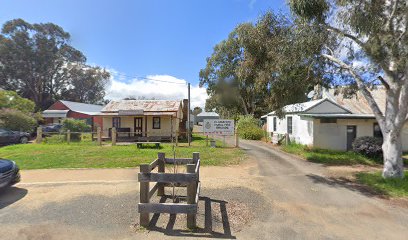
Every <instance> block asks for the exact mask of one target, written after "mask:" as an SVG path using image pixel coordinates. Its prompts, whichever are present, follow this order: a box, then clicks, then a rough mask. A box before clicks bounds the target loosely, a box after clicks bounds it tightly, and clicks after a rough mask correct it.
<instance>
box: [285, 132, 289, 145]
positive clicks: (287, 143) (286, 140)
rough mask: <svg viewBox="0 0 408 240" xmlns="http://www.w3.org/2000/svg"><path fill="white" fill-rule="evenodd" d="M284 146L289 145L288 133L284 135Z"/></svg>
mask: <svg viewBox="0 0 408 240" xmlns="http://www.w3.org/2000/svg"><path fill="white" fill-rule="evenodd" d="M285 144H286V145H289V133H285Z"/></svg>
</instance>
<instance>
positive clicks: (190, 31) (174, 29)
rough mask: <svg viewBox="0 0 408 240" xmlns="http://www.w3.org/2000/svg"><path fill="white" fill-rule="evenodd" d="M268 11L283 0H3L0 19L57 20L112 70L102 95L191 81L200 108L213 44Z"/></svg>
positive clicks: (162, 90)
mask: <svg viewBox="0 0 408 240" xmlns="http://www.w3.org/2000/svg"><path fill="white" fill-rule="evenodd" d="M268 10H272V11H284V12H288V8H287V6H286V1H285V0H200V1H199V0H183V1H182V0H173V1H169V0H143V1H142V0H111V1H105V0H58V1H56V0H35V1H27V0H0V24H1V25H3V24H4V23H5V22H6V21H8V20H11V19H15V18H22V19H24V20H25V21H27V22H29V23H45V22H52V23H55V24H57V25H60V26H61V27H62V28H63V29H64V30H65V31H67V32H69V33H70V34H71V44H72V45H73V46H74V47H75V48H77V49H79V50H80V51H82V52H83V53H84V54H85V56H86V57H87V62H88V63H89V64H91V65H98V66H101V67H104V68H106V69H108V70H109V71H110V72H111V73H112V79H111V82H110V84H109V86H108V87H107V96H106V98H107V99H121V98H125V97H130V96H133V97H141V96H143V97H146V98H152V97H154V98H156V99H181V98H185V97H186V96H187V86H186V82H189V83H191V86H192V89H191V97H192V101H191V105H192V106H200V107H203V106H204V104H205V99H206V98H207V94H206V91H205V89H203V88H199V87H198V82H199V78H198V73H199V71H200V69H202V68H204V67H205V64H206V58H207V57H209V56H210V55H211V53H212V49H213V47H214V46H215V45H216V44H217V43H218V42H220V41H222V40H223V39H225V38H227V36H228V34H229V33H230V32H231V31H232V30H233V29H234V27H235V26H236V25H237V24H239V23H243V22H254V21H256V20H257V18H258V17H259V16H260V15H262V14H263V13H265V12H266V11H268ZM143 78H152V79H158V80H161V82H159V81H149V80H146V79H143ZM163 81H165V82H163ZM168 82H175V84H174V83H168Z"/></svg>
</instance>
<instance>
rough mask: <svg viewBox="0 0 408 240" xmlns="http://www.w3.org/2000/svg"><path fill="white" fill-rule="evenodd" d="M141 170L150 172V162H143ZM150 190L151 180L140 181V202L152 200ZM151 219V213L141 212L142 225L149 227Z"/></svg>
mask: <svg viewBox="0 0 408 240" xmlns="http://www.w3.org/2000/svg"><path fill="white" fill-rule="evenodd" d="M140 172H141V173H149V172H150V166H149V164H141V165H140ZM149 191H150V186H149V182H140V203H149V200H150V199H149ZM149 221H150V214H149V213H140V226H142V227H148V226H149Z"/></svg>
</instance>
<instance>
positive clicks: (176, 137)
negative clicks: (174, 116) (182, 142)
mask: <svg viewBox="0 0 408 240" xmlns="http://www.w3.org/2000/svg"><path fill="white" fill-rule="evenodd" d="M176 146H178V131H176Z"/></svg>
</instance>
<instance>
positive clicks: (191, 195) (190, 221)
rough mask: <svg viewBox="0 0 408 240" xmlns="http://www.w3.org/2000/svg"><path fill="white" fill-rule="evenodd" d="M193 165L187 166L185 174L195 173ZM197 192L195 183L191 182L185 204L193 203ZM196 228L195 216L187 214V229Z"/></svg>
mask: <svg viewBox="0 0 408 240" xmlns="http://www.w3.org/2000/svg"><path fill="white" fill-rule="evenodd" d="M195 167H196V165H195V164H187V173H194V172H195ZM196 190H197V182H195V181H192V182H190V183H188V185H187V204H194V203H195V195H196ZM195 227H196V214H187V228H190V229H193V228H195Z"/></svg>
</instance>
